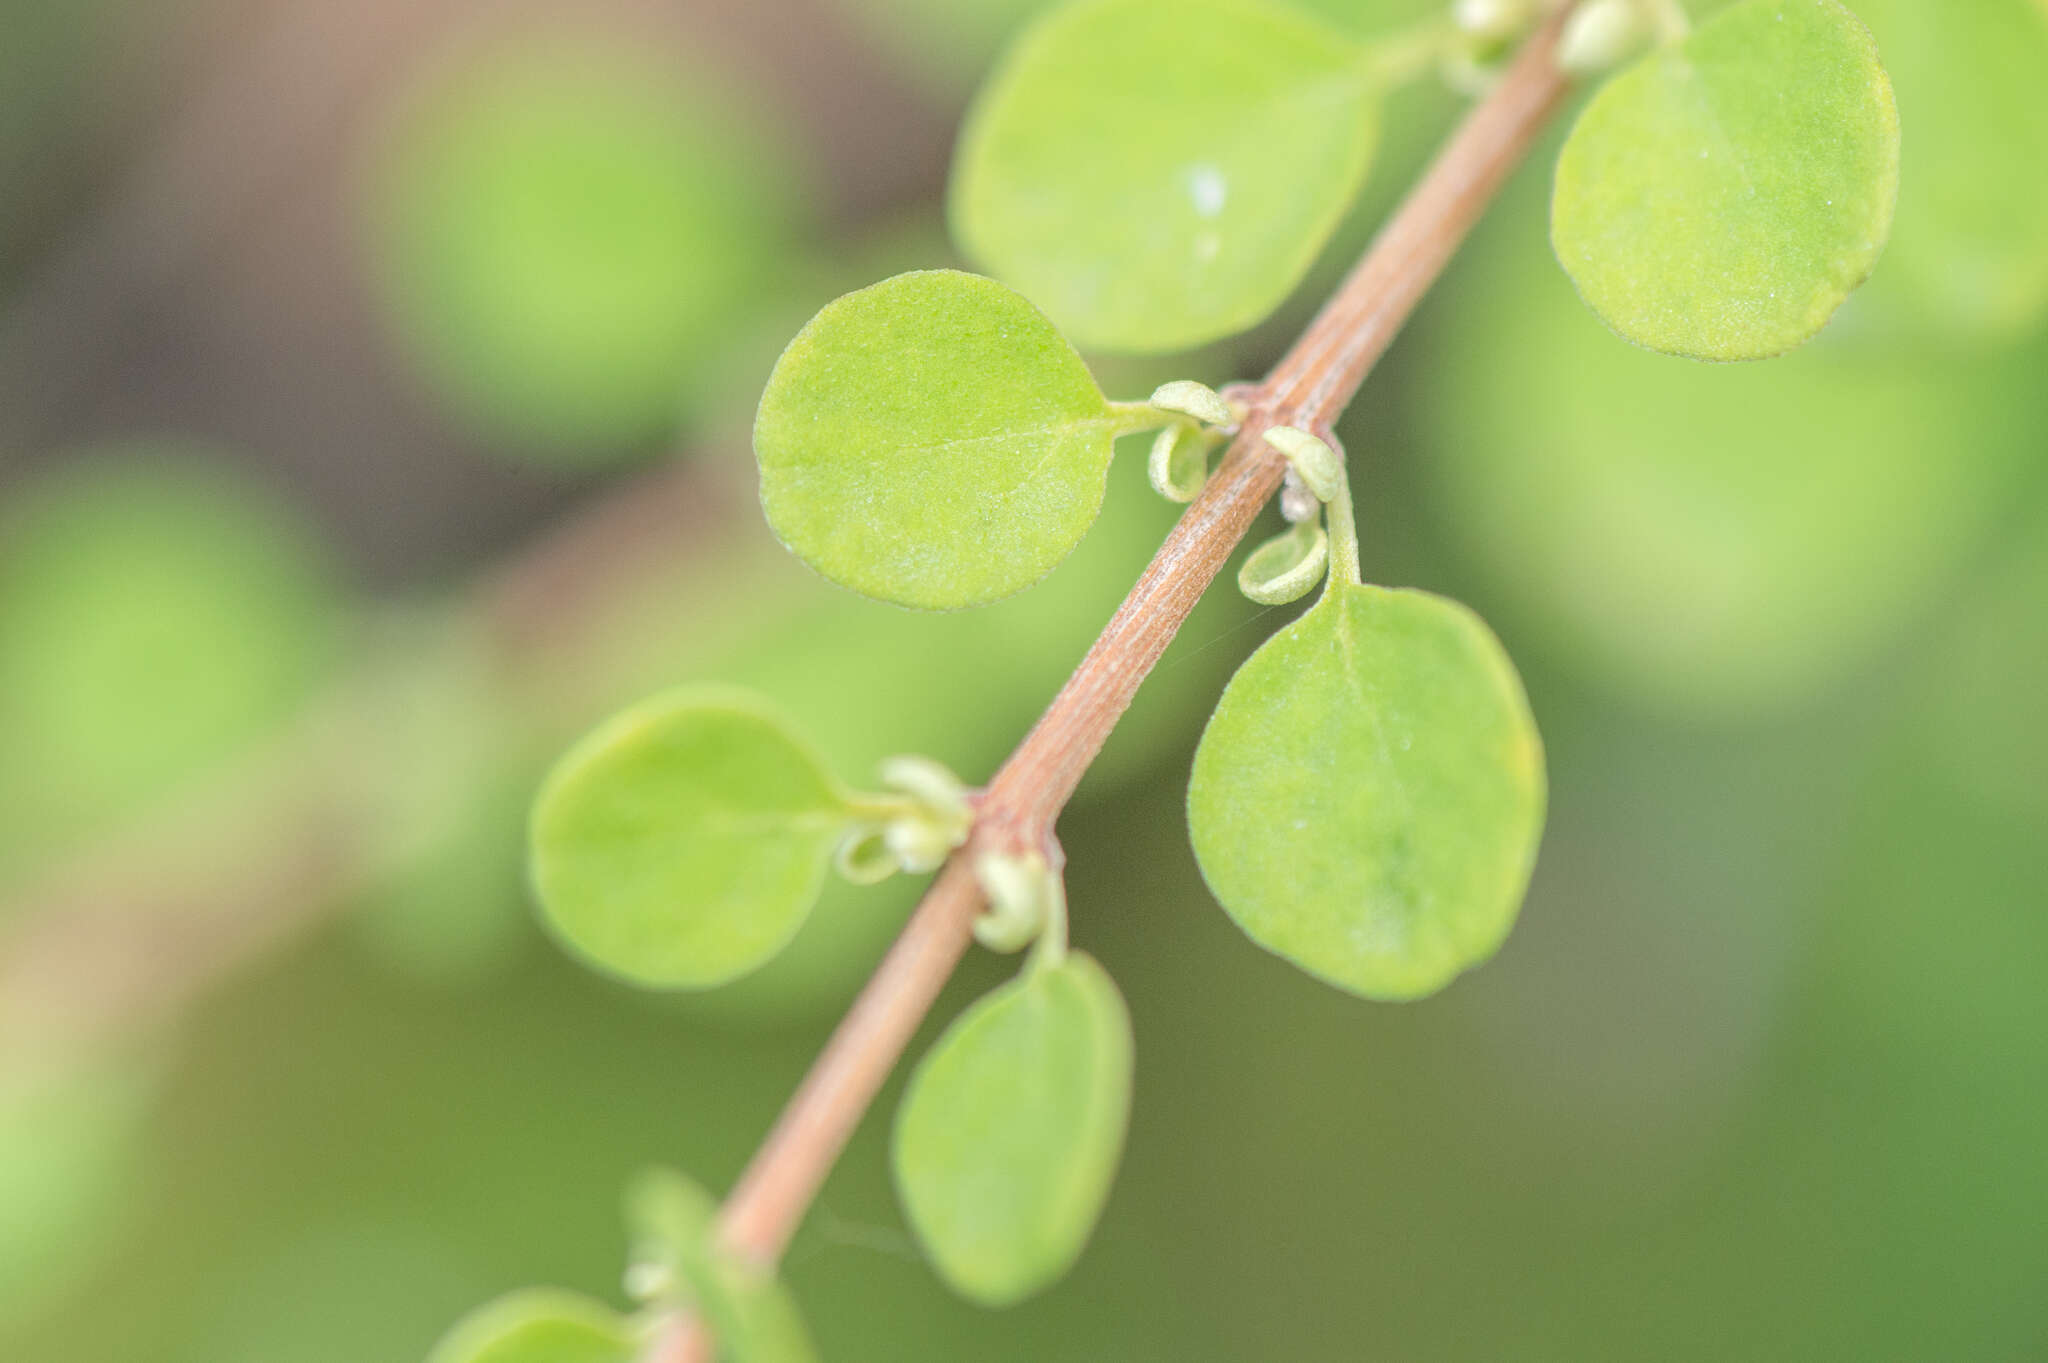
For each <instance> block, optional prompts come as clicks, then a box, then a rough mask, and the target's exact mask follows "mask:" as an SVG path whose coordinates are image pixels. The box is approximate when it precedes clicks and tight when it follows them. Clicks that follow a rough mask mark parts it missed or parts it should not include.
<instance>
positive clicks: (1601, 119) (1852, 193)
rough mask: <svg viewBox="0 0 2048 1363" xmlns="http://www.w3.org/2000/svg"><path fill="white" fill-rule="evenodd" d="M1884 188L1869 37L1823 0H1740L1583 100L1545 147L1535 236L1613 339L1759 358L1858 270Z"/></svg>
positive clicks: (1888, 185) (1887, 90)
mask: <svg viewBox="0 0 2048 1363" xmlns="http://www.w3.org/2000/svg"><path fill="white" fill-rule="evenodd" d="M1898 183H1899V119H1898V112H1897V109H1896V108H1895V107H1894V105H1893V102H1892V90H1891V82H1890V81H1889V80H1888V79H1887V77H1886V75H1885V72H1884V68H1883V66H1881V65H1880V64H1879V62H1878V54H1877V47H1876V44H1875V43H1874V42H1873V41H1872V40H1871V37H1870V33H1869V31H1868V30H1867V29H1865V28H1864V27H1863V25H1862V23H1861V22H1859V21H1858V20H1857V19H1856V17H1855V16H1854V15H1852V14H1850V13H1849V12H1848V11H1847V10H1846V9H1844V8H1843V7H1842V6H1841V5H1840V4H1839V3H1837V0H1743V3H1740V4H1737V5H1734V6H1732V7H1731V8H1729V9H1728V10H1726V11H1725V12H1723V13H1722V14H1720V15H1718V16H1717V17H1715V18H1714V19H1713V20H1712V21H1711V22H1709V23H1707V24H1706V25H1704V26H1703V27H1702V28H1700V29H1699V30H1698V31H1697V32H1695V33H1694V34H1693V35H1692V36H1690V37H1689V38H1686V39H1685V40H1684V41H1682V42H1679V43H1675V44H1673V45H1671V46H1670V47H1667V48H1664V49H1662V50H1660V51H1658V52H1656V53H1653V54H1652V55H1650V56H1649V57H1646V58H1644V59H1643V60H1642V61H1641V62H1638V63H1637V64H1636V65H1635V66H1633V67H1631V68H1629V69H1628V70H1627V71H1625V72H1623V73H1622V74H1621V75H1619V76H1617V77H1615V78H1614V79H1613V80H1612V81H1610V82H1609V83H1608V85H1607V86H1606V88H1605V89H1603V90H1601V92H1600V93H1599V94H1598V95H1597V96H1596V97H1595V98H1594V99H1593V101H1592V103H1590V104H1589V105H1587V107H1586V110H1585V112H1584V113H1583V114H1581V115H1580V117H1579V121H1578V124H1577V126H1576V127H1574V128H1573V129H1572V134H1571V137H1570V140H1568V141H1567V142H1566V143H1565V147H1564V150H1563V152H1562V153H1561V154H1560V155H1559V157H1558V163H1557V180H1556V187H1555V192H1554V194H1553V197H1552V201H1551V240H1552V243H1553V245H1554V246H1555V247H1556V250H1557V257H1558V260H1559V261H1560V262H1562V263H1563V265H1564V268H1565V272H1566V273H1567V274H1569V275H1570V276H1571V277H1572V282H1573V283H1574V284H1576V285H1577V286H1578V289H1579V293H1580V295H1581V296H1582V297H1583V298H1584V299H1585V300H1586V302H1587V304H1588V305H1589V306H1590V307H1591V308H1592V309H1593V311H1594V312H1596V313H1598V314H1599V315H1600V317H1601V318H1602V319H1603V320H1604V321H1605V322H1606V323H1607V324H1608V325H1609V326H1610V327H1612V328H1614V330H1615V331H1617V332H1619V333H1620V334H1621V335H1623V336H1625V337H1627V338H1628V339H1629V340H1631V341H1634V342H1635V343H1637V344H1638V345H1642V346H1647V347H1648V348H1650V349H1652V350H1661V351H1665V352H1668V353H1670V354H1674V355H1686V356H1690V357H1692V358H1695V359H1703V360H1748V359H1761V358H1764V357H1766V356H1771V355H1777V354H1780V353H1782V352H1784V351H1786V350H1790V349H1791V348H1792V347H1794V346H1796V345H1798V344H1800V343H1801V342H1802V341H1805V340H1807V339H1808V338H1809V337H1811V336H1812V335H1813V334H1814V333H1815V332H1817V331H1819V330H1820V329H1821V327H1822V326H1823V325H1824V324H1825V323H1826V322H1827V320H1828V318H1829V317H1831V316H1832V315H1833V314H1834V311H1835V309H1836V308H1838V307H1840V306H1841V304H1842V301H1843V300H1844V299H1845V298H1847V297H1848V296H1849V294H1850V292H1851V291H1852V290H1854V289H1855V288H1856V286H1857V285H1859V284H1861V283H1862V282H1863V281H1864V279H1866V278H1867V277H1868V276H1869V274H1870V271H1871V269H1872V268H1873V267H1874V266H1875V265H1876V263H1877V258H1878V254H1879V252H1881V251H1882V250H1883V248H1884V243H1885V238H1886V235H1887V234H1888V233H1889V231H1890V229H1891V219H1892V207H1893V200H1894V198H1895V197H1896V195H1897V191H1898Z"/></svg>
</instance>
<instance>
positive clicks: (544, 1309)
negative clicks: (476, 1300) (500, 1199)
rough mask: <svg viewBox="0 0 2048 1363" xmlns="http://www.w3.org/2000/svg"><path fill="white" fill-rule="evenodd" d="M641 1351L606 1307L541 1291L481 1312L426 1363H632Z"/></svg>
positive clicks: (570, 1295)
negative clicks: (637, 1352)
mask: <svg viewBox="0 0 2048 1363" xmlns="http://www.w3.org/2000/svg"><path fill="white" fill-rule="evenodd" d="M637 1348H638V1341H637V1340H636V1339H635V1337H634V1335H633V1332H632V1330H631V1329H630V1328H629V1326H628V1324H627V1322H626V1321H625V1320H624V1319H622V1318H621V1317H620V1316H619V1314H618V1313H617V1312H615V1311H613V1310H612V1309H611V1308H610V1307H608V1306H606V1305H605V1304H604V1303H603V1302H600V1301H594V1300H592V1299H591V1298H589V1297H584V1296H579V1295H578V1294H576V1293H574V1292H563V1291H559V1290H557V1289H555V1288H546V1287H541V1288H528V1289H525V1290H523V1291H519V1292H513V1293H510V1294H509V1295H507V1296H503V1297H500V1298H498V1300H496V1301H494V1302H491V1303H490V1304H489V1305H486V1306H481V1307H478V1308H477V1309H476V1310H475V1311H472V1312H471V1313H470V1314H469V1315H467V1316H465V1317H464V1318H463V1319H462V1320H461V1321H460V1322H458V1323H457V1324H456V1326H455V1328H454V1329H452V1330H450V1331H449V1332H448V1333H447V1334H446V1335H445V1336H443V1337H442V1339H441V1342H440V1343H439V1344H436V1345H435V1346H434V1351H433V1352H432V1353H431V1354H428V1355H427V1363H633V1359H634V1354H635V1352H636V1350H637Z"/></svg>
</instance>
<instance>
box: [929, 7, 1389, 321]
mask: <svg viewBox="0 0 2048 1363" xmlns="http://www.w3.org/2000/svg"><path fill="white" fill-rule="evenodd" d="M1377 121H1378V91H1377V87H1376V84H1375V81H1374V78H1373V76H1372V74H1371V71H1370V68H1369V66H1368V63H1367V60H1366V54H1365V51H1364V49H1362V48H1361V47H1360V46H1359V45H1358V44H1357V43H1356V42H1354V41H1351V40H1349V39H1347V38H1345V37H1343V36H1342V35H1340V34H1338V33H1336V32H1334V31H1333V30H1331V29H1329V28H1327V27H1325V26H1324V25H1323V24H1322V23H1321V22H1319V21H1317V20H1315V19H1313V18H1310V17H1309V16H1307V15H1303V14H1299V13H1296V12H1294V11H1292V10H1290V9H1286V8H1283V7H1280V6H1276V5H1271V4H1267V3H1263V0H1085V2H1084V3H1078V4H1070V5H1065V6H1062V7H1060V8H1059V9H1057V10H1055V11H1053V12H1052V13H1051V14H1049V15H1048V16H1047V17H1045V18H1044V19H1042V20H1040V21H1039V22H1038V23H1036V24H1035V25H1033V27H1032V28H1031V29H1029V30H1028V31H1027V32H1026V33H1025V34H1024V36H1023V37H1022V38H1020V39H1019V40H1018V41H1017V43H1016V45H1015V46H1014V47H1013V48H1012V49H1011V50H1010V52H1009V55H1008V56H1007V57H1006V58H1005V59H1004V61H1003V63H1002V65H1001V66H1000V68H999V69H998V70H997V72H996V74H995V75H994V76H993V77H992V78H991V79H990V81H989V83H988V85H987V86H986V87H984V89H983V91H982V94H981V97H980V98H979V100H978V101H977V102H976V104H975V106H974V108H973V110H972V111H971V113H970V114H969V116H968V121H967V125H966V128H965V130H964V131H963V133H962V135H961V139H960V146H959V152H958V155H957V158H956V160H955V162H954V167H953V182H952V190H951V204H950V212H951V216H952V220H953V230H954V233H955V234H956V235H957V236H958V237H959V239H960V243H961V245H962V247H963V248H964V249H965V250H966V251H967V253H968V255H969V256H970V257H971V258H973V259H975V260H976V261H978V262H980V263H981V264H983V265H985V266H987V267H988V268H989V269H990V270H992V271H993V272H994V273H996V274H997V275H1000V276H1001V277H1002V278H1004V279H1006V280H1008V281H1009V282H1011V283H1013V284H1015V285H1016V286H1017V287H1018V288H1020V289H1022V290H1023V291H1024V292H1025V293H1026V294H1027V295H1029V296H1030V298H1031V299H1032V301H1034V302H1036V303H1037V304H1038V305H1039V306H1041V307H1043V308H1044V309H1045V310H1046V312H1047V313H1048V314H1049V315H1050V316H1051V317H1052V318H1053V320H1054V321H1056V322H1058V323H1059V325H1060V326H1062V327H1064V328H1066V329H1067V330H1068V331H1069V332H1070V333H1071V334H1072V335H1073V337H1074V338H1075V340H1076V341H1078V342H1079V343H1080V344H1081V345H1083V346H1086V347H1089V348H1092V349H1100V350H1114V351H1130V352H1139V353H1150V352H1158V351H1171V350H1184V349H1187V348H1189V347H1191V346H1196V345H1200V344H1202V343H1203V342H1205V341H1211V340H1214V339H1216V338H1217V337H1219V336H1227V335H1230V334H1231V333H1233V332H1238V331H1243V330H1244V329H1245V328H1247V327H1250V326H1253V325H1255V324H1257V323H1258V322H1260V321H1261V320H1263V319H1264V318H1265V317H1266V316H1267V315H1268V314H1269V313H1271V312H1272V311H1273V309H1275V308H1277V307H1278V306H1279V305H1280V303H1281V302H1282V300H1284V299H1285V298H1286V297H1287V294H1288V292H1289V291H1290V290H1292V289H1293V288H1294V286H1295V285H1296V284H1298V283H1300V282H1301V278H1302V276H1303V275H1304V274H1305V273H1306V272H1307V270H1308V267H1309V265H1310V263H1311V262H1312V261H1313V260H1314V259H1315V256H1316V253H1317V252H1318V251H1320V250H1321V249H1322V247H1323V245H1324V244H1325V243H1326V242H1327V241H1328V240H1329V237H1330V234H1331V233H1332V232H1333V231H1334V230H1335V229H1336V226H1337V223H1338V220H1339V219H1340V218H1341V217H1342V216H1343V214H1344V210H1345V208H1346V206H1347V205H1348V204H1349V203H1350V202H1351V199H1352V196H1353V195H1354V194H1355V193H1356V192H1357V190H1358V186H1359V184H1360V182H1361V181H1362V180H1363V179H1364V176H1365V169H1366V164H1367V161H1368V160H1369V159H1370V156H1371V152H1372V148H1373V143H1374V139H1375V135H1376V131H1377Z"/></svg>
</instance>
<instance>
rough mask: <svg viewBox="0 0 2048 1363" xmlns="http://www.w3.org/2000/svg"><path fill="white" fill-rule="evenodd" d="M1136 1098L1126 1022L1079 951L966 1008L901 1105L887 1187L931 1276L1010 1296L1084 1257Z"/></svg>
mask: <svg viewBox="0 0 2048 1363" xmlns="http://www.w3.org/2000/svg"><path fill="white" fill-rule="evenodd" d="M1130 1105H1131V1022H1130V1015H1129V1013H1128V1011H1127V1010H1126V1009H1125V1007H1124V1001H1123V996H1122V995H1121V994H1119V993H1118V992H1117V988H1116V985H1115V984H1113V983H1112V982H1111V981H1110V978H1109V976H1108V975H1107V974H1105V973H1104V972H1103V969H1102V967H1101V966H1099V965H1097V964H1096V963H1095V961H1094V960H1093V959H1092V958H1090V957H1088V956H1085V955H1082V954H1080V953H1078V952H1075V953H1069V954H1067V955H1066V956H1065V957H1063V958H1062V959H1060V960H1059V961H1058V962H1057V963H1051V964H1042V963H1037V962H1034V963H1032V964H1031V965H1028V966H1027V967H1026V968H1025V970H1024V973H1023V974H1022V975H1021V976H1020V977H1019V978H1017V979H1015V980H1013V981H1011V982H1010V983H1009V984H1006V985H1004V986H1003V987H1001V988H1000V989H997V990H996V991H995V992H994V993H991V994H989V995H988V996H987V997H986V998H983V999H982V1000H981V1001H980V1002H978V1003H976V1004H975V1005H974V1006H973V1007H972V1008H970V1009H968V1010H967V1011H966V1012H965V1013H963V1014H961V1016H960V1017H959V1019H958V1020H957V1021H955V1022H954V1023H953V1025H952V1026H951V1027H949V1028H947V1029H946V1034H945V1035H944V1036H942V1037H940V1038H939V1040H938V1043H937V1044H936V1045H934V1046H933V1047H932V1049H931V1052H930V1053H929V1054H928V1055H926V1056H925V1058H924V1059H923V1060H922V1061H921V1062H920V1063H919V1064H918V1067H917V1072H916V1073H915V1074H913V1075H912V1076H911V1079H910V1087H909V1090H908V1091H907V1092H906V1093H905V1095H904V1098H903V1105H902V1107H901V1108H900V1109H899V1110H898V1111H897V1114H896V1131H895V1145H894V1151H893V1155H894V1165H895V1170H896V1187H897V1189H898V1191H899V1192H900V1194H901V1195H902V1198H903V1206H904V1210H905V1212H906V1213H907V1215H908V1216H909V1218H910V1224H911V1226H912V1228H913V1229H914V1230H915V1231H916V1232H917V1237H918V1240H919V1241H920V1242H921V1243H922V1244H923V1245H924V1247H925V1251H926V1253H927V1254H929V1255H930V1256H931V1259H932V1263H933V1265H934V1266H935V1267H936V1268H937V1269H938V1271H939V1274H940V1276H942V1277H944V1278H945V1280H946V1281H947V1282H948V1283H949V1284H950V1285H951V1286H952V1287H953V1289H954V1290H955V1291H957V1292H959V1293H960V1294H961V1295H963V1296H966V1297H968V1298H971V1299H972V1300H974V1301H977V1302H980V1303H982V1304H983V1305H985V1306H1008V1305H1010V1304H1012V1303H1014V1302H1018V1301H1021V1300H1023V1299H1024V1298H1025V1297H1028V1296H1030V1295H1031V1294H1032V1293H1034V1292H1037V1291H1039V1290H1040V1289H1041V1288H1044V1287H1046V1286H1047V1285H1049V1284H1051V1283H1052V1282H1054V1281H1055V1280H1056V1279H1058V1278H1059V1277H1060V1276H1061V1275H1062V1274H1064V1273H1065V1272H1066V1271H1067V1269H1068V1268H1069V1267H1071V1266H1072V1265H1073V1262H1074V1260H1075V1259H1077V1258H1078V1257H1080V1254H1081V1250H1082V1248H1083V1247H1084V1246H1085V1245H1086V1244H1087V1243H1088V1237H1089V1235H1090V1233H1091V1232H1092V1231H1093V1230H1094V1228H1095V1222H1096V1219H1097V1218H1098V1217H1099V1216H1100V1215H1101V1214H1102V1206H1103V1203H1104V1202H1105V1201H1106V1200H1107V1199H1108V1197H1109V1186H1110V1182H1111V1180H1112V1179H1113V1178H1114V1177H1115V1174H1116V1164H1117V1159H1118V1157H1119V1155H1121V1153H1122V1151H1123V1140H1124V1127H1125V1124H1126V1122H1127V1121H1128V1119H1129V1116H1130Z"/></svg>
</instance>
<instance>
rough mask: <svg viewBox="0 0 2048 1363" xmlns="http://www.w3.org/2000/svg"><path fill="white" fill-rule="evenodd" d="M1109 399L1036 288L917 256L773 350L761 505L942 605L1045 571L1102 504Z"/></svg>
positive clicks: (899, 587) (757, 428) (861, 567)
mask: <svg viewBox="0 0 2048 1363" xmlns="http://www.w3.org/2000/svg"><path fill="white" fill-rule="evenodd" d="M1148 415H1150V409H1146V408H1139V409H1136V410H1133V409H1129V408H1119V407H1115V406H1112V405H1111V404H1110V403H1109V402H1108V401H1106V400H1105V399H1104V398H1103V396H1102V390H1101V389H1099V388H1097V387H1096V386H1095V379H1094V377H1093V376H1092V375H1091V374H1090V373H1089V372H1088V366H1087V365H1085V364H1083V363H1082V362H1081V357H1080V356H1079V355H1076V354H1075V353H1074V349H1073V347H1072V346H1070V345H1068V344H1067V342H1066V340H1065V338H1064V337H1062V336H1061V335H1060V334H1059V332H1058V331H1056V330H1055V329H1054V328H1053V326H1052V324H1051V323H1050V322H1048V321H1046V320H1045V318H1044V317H1043V316H1042V315H1041V314H1040V313H1039V312H1038V310H1037V309H1036V308H1034V307H1032V306H1031V304H1029V303H1028V302H1026V301H1025V300H1024V298H1023V297H1022V296H1021V295H1019V294H1017V293H1015V292H1013V291H1012V290H1010V289H1007V288H1005V287H1004V286H1003V285H1001V284H998V283H996V282H995V281H994V280H992V279H984V278H982V277H981V276H979V275H972V274H965V273H962V272H961V271H958V270H919V271H914V272H912V273H910V274H903V275H897V276H896V277H895V278H893V279H887V280H884V281H882V282H881V283H879V284H875V285H872V286H870V287H869V288H865V289H861V290H859V291H858V292H855V293H850V294H847V295H846V296H845V297H843V298H840V299H838V300H836V301H835V302H833V303H830V304H828V305H827V306H826V307H825V308H824V310H823V311H821V312H819V313H818V315H817V316H816V317H814V318H812V319H811V321H810V324H809V325H807V326H806V327H805V328H804V329H803V331H802V332H801V333H800V334H799V335H798V336H797V338H796V339H795V340H794V341H792V342H790V344H789V348H788V349H787V350H785V351H784V352H783V354H782V358H781V359H780V360H779V361H777V362H776V365H775V372H774V373H773V374H772V375H771V376H770V377H769V380H768V388H767V391H766V392H765V393H764V394H763V395H762V397H761V408H760V412H759V413H758V415H757V416H756V417H755V420H754V453H755V455H756V456H757V457H758V458H759V460H760V465H761V507H762V510H763V511H764V512H766V514H767V517H768V523H769V524H770V525H771V526H773V527H774V529H775V533H776V534H777V535H779V536H780V537H781V538H782V541H783V543H784V544H787V545H788V546H789V547H790V549H791V550H792V551H793V552H794V553H795V554H796V555H797V556H798V557H799V558H801V559H803V560H804V562H806V563H808V564H810V565H811V566H812V567H813V568H815V569H817V570H818V571H819V572H820V573H822V574H824V576H826V577H827V578H830V579H831V580H832V581H834V582H837V583H838V584H839V585H840V586H842V587H850V588H852V589H853V590H854V591H857V592H860V593H862V594H864V595H867V596H872V597H877V598H879V599H881V600H883V601H893V602H895V603H897V604H898V605H904V606H915V607H921V608H924V609H927V610H949V609H953V608H956V607H961V606H977V605H981V604H983V603H985V602H989V601H995V600H999V599H1000V598H1002V597H1005V596H1010V595H1012V594H1014V593H1016V592H1019V591H1022V590H1023V589H1024V588H1026V587H1028V586H1030V585H1031V584H1032V583H1034V582H1036V581H1038V579H1040V578H1041V577H1044V576H1045V575H1046V574H1047V573H1049V572H1051V571H1052V569H1053V568H1054V567H1055V566H1056V565H1057V564H1058V563H1059V562H1060V560H1061V559H1063V558H1065V557H1066V556H1067V554H1068V553H1069V552H1070V551H1071V550H1072V549H1073V547H1074V545H1076V544H1077V543H1079V542H1080V539H1081V536H1082V535H1084V534H1086V533H1087V530H1088V527H1089V526H1090V525H1092V524H1093V523H1094V521H1095V517H1096V515H1097V513H1098V512H1100V511H1101V509H1102V495H1103V478H1104V474H1105V473H1106V472H1107V471H1108V468H1109V458H1110V449H1111V446H1112V444H1113V443H1114V441H1115V439H1116V437H1117V436H1119V435H1122V434H1125V433H1126V432H1129V431H1133V430H1138V429H1142V428H1143V427H1145V426H1148V425H1156V424H1158V421H1157V417H1156V416H1151V419H1149V420H1148V419H1146V418H1147V416H1148Z"/></svg>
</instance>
